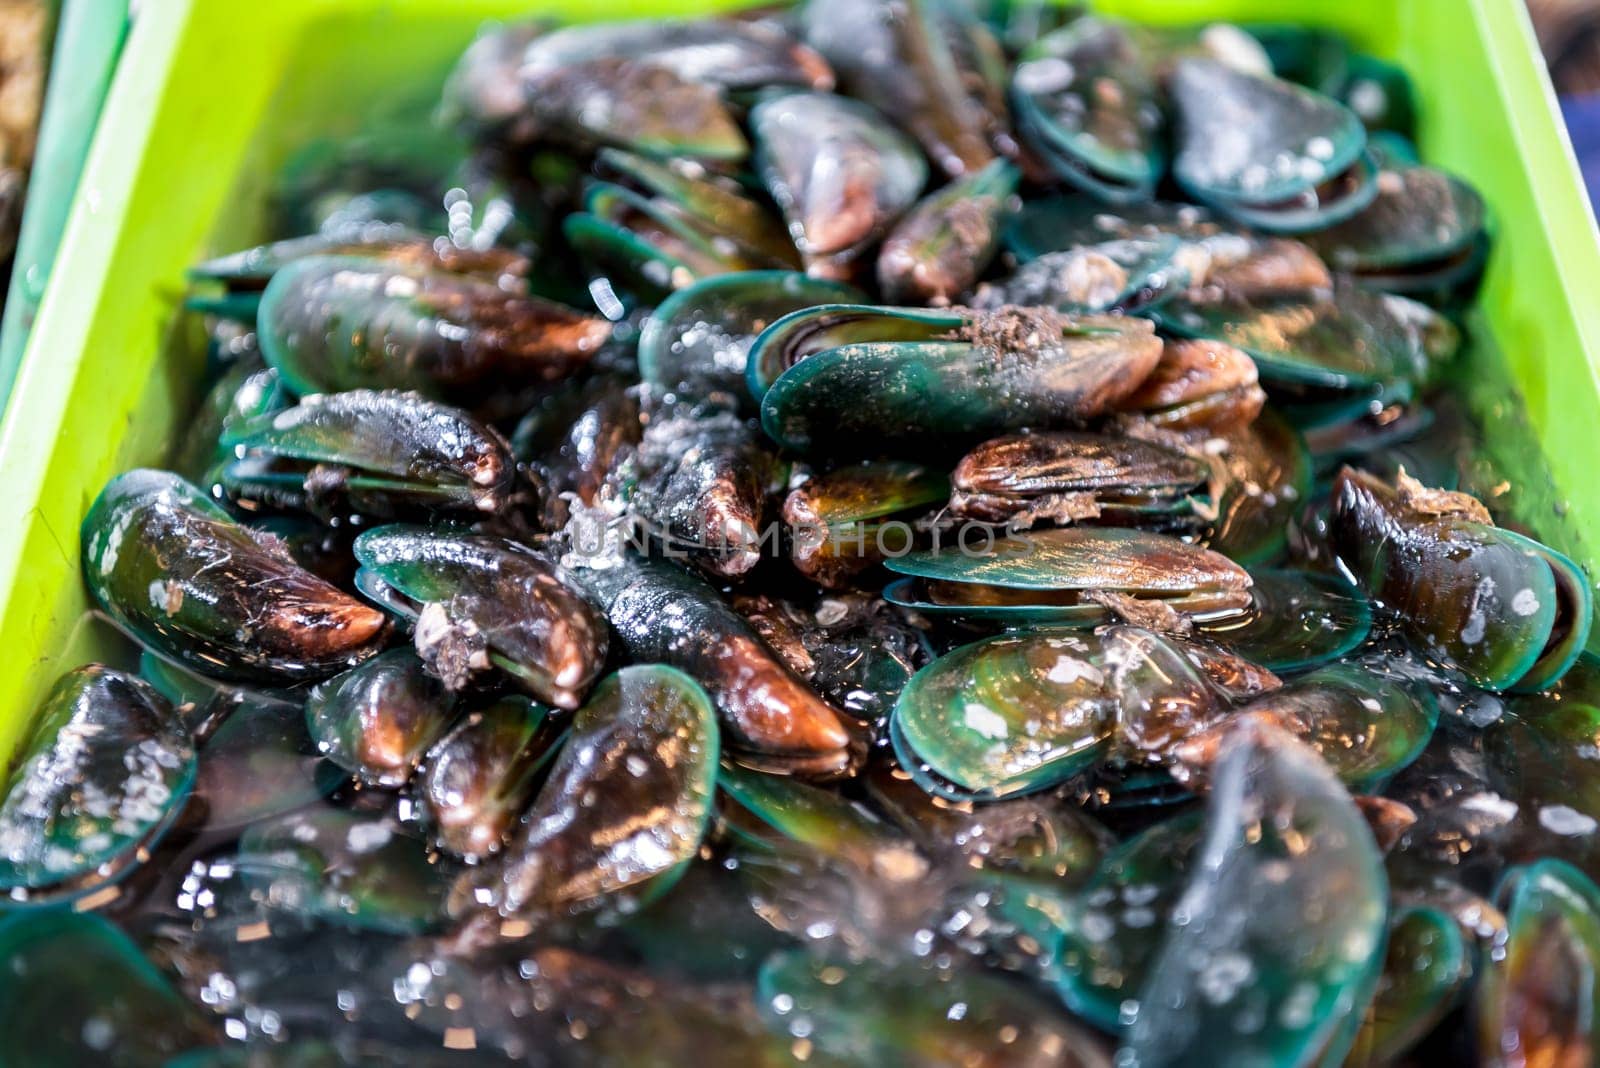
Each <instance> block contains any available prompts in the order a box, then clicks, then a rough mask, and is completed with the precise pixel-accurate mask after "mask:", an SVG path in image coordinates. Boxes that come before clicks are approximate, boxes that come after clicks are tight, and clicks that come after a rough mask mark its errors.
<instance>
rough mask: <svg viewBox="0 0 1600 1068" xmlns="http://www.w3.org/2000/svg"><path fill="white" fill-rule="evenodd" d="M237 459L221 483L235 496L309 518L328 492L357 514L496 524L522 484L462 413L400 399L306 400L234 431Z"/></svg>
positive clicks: (487, 434)
mask: <svg viewBox="0 0 1600 1068" xmlns="http://www.w3.org/2000/svg"><path fill="white" fill-rule="evenodd" d="M221 446H222V447H223V448H224V449H230V450H238V455H239V457H240V458H239V459H238V460H235V461H234V462H232V463H230V464H228V465H227V466H226V467H225V468H224V469H223V473H222V483H223V485H224V486H225V487H226V488H227V489H228V490H229V492H230V493H233V494H235V495H237V496H241V497H246V498H251V497H258V496H259V497H262V498H264V499H266V500H268V501H270V502H272V503H275V504H280V505H284V506H288V507H299V508H303V507H305V506H306V505H307V504H314V503H316V501H317V500H318V496H319V495H318V492H317V490H318V475H319V473H323V474H326V475H327V476H328V477H327V479H326V481H327V490H326V491H325V492H331V493H342V494H346V495H348V497H349V501H350V504H351V505H352V506H353V507H355V508H356V509H358V510H360V511H363V512H366V513H369V514H372V513H375V514H379V515H386V514H387V515H392V514H394V513H395V512H396V511H397V510H399V509H402V508H405V507H412V508H418V507H420V508H426V509H434V510H458V511H466V512H469V513H471V512H486V513H489V514H495V513H498V512H501V511H503V510H505V508H506V507H507V505H508V504H509V503H510V495H511V492H512V489H513V484H514V480H515V477H516V464H515V461H514V460H513V459H512V456H511V449H510V446H509V445H507V444H506V442H505V439H504V438H502V437H501V436H500V435H499V434H498V433H497V432H496V431H494V430H493V429H492V428H490V427H488V426H486V425H484V424H483V423H480V422H479V421H478V420H476V419H474V418H472V417H471V416H470V415H468V414H467V413H466V412H462V411H459V410H457V409H455V408H449V407H446V406H445V405H442V404H438V403H435V402H433V401H429V400H427V399H425V398H423V397H421V396H419V395H417V394H415V393H406V392H400V391H395V390H386V391H373V390H350V391H347V392H343V393H333V394H326V395H319V396H314V397H308V398H306V399H305V400H303V401H301V402H300V404H298V405H297V406H295V407H293V408H289V409H287V410H285V411H281V412H275V413H272V414H267V415H261V416H258V417H256V418H254V419H250V420H247V421H245V422H243V423H238V424H235V425H233V426H231V427H228V428H227V429H226V430H225V431H224V433H223V434H222V438H221Z"/></svg>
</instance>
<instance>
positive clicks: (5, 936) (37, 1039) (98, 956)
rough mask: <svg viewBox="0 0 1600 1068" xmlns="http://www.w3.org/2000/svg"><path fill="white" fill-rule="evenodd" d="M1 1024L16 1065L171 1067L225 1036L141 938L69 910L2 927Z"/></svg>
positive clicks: (18, 917) (23, 917) (10, 920)
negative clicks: (175, 986)
mask: <svg viewBox="0 0 1600 1068" xmlns="http://www.w3.org/2000/svg"><path fill="white" fill-rule="evenodd" d="M0 959H4V960H5V961H7V962H8V963H7V967H6V968H5V969H4V970H3V972H0V1006H3V1008H0V1024H3V1026H5V1028H6V1029H7V1034H8V1035H9V1036H10V1037H9V1038H8V1039H7V1042H6V1058H7V1059H8V1060H12V1061H13V1062H14V1063H16V1064H29V1065H67V1064H164V1063H167V1061H168V1058H170V1057H173V1056H174V1055H175V1054H178V1053H181V1052H182V1051H184V1050H192V1049H198V1048H200V1047H203V1046H209V1045H211V1044H213V1043H214V1042H215V1041H216V1035H215V1034H214V1033H213V1031H212V1029H211V1028H210V1027H209V1026H207V1023H206V1020H205V1018H204V1015H203V1014H202V1013H201V1012H200V1011H199V1010H198V1009H196V1008H195V1006H194V1005H192V1004H190V1003H189V1002H188V1001H187V1000H185V999H184V998H183V997H182V996H181V995H180V994H179V993H178V992H177V991H176V990H174V989H173V988H172V985H171V983H170V982H169V981H168V979H167V977H166V976H165V975H163V974H162V973H161V971H160V969H158V968H157V967H156V966H155V965H154V964H152V963H151V962H150V961H149V960H148V959H146V957H145V955H144V953H142V952H141V951H140V948H139V946H137V945H136V944H135V943H134V942H133V940H132V939H130V938H129V937H128V936H127V935H125V934H123V933H122V931H121V930H119V929H118V928H117V927H116V925H114V924H112V923H110V922H109V921H107V920H105V919H102V918H101V917H99V916H95V915H91V914H87V913H78V912H71V911H67V910H60V911H52V912H46V913H39V914H31V913H30V914H24V915H16V916H10V917H8V918H7V919H6V920H5V922H4V923H0Z"/></svg>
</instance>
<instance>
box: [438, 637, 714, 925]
mask: <svg viewBox="0 0 1600 1068" xmlns="http://www.w3.org/2000/svg"><path fill="white" fill-rule="evenodd" d="M720 752H721V740H720V734H719V731H718V728H717V718H716V711H715V709H714V708H713V707H712V704H711V699H710V698H709V697H708V696H706V692H705V691H704V690H702V689H701V688H700V686H699V684H698V683H696V682H695V681H694V680H693V679H691V678H689V676H687V675H685V674H683V672H681V671H678V670H677V669H675V668H670V667H667V666H665V665H662V664H648V665H639V666H635V667H628V668H624V669H623V670H621V671H619V672H617V673H616V674H614V675H611V676H608V677H607V678H606V679H605V680H603V681H602V682H601V683H600V685H599V686H598V687H596V688H595V691H594V694H593V695H592V696H591V697H590V699H589V701H588V702H587V703H586V704H585V705H584V706H583V707H582V708H581V709H579V710H578V712H577V713H576V714H575V715H574V716H573V719H572V729H571V731H570V733H569V734H568V737H567V740H566V742H565V744H564V745H563V746H562V748H561V752H560V755H559V756H557V758H556V761H555V764H554V765H553V766H552V767H551V769H550V776H549V778H548V779H547V780H546V781H545V784H544V785H543V787H541V788H540V790H539V795H538V797H536V798H535V799H534V802H533V805H532V807H531V808H530V809H529V810H528V811H527V812H526V813H525V814H524V815H523V817H522V822H521V825H520V827H519V829H518V830H517V831H516V832H514V833H513V835H512V837H511V840H510V841H509V842H508V843H507V845H506V847H505V850H504V851H503V852H502V853H501V855H500V857H499V858H498V859H497V860H496V861H494V862H493V863H491V864H488V865H485V866H483V867H481V868H480V869H478V870H476V871H473V872H469V873H467V874H466V875H464V876H463V878H462V880H461V882H459V883H458V884H457V886H456V888H455V890H454V892H453V894H452V899H451V912H452V914H453V915H454V916H455V917H456V918H457V919H458V920H463V921H465V922H466V923H467V924H468V925H473V926H476V925H480V924H482V925H487V930H486V931H485V933H489V934H492V933H495V932H496V931H498V933H499V934H506V933H507V931H506V929H505V927H504V924H505V923H506V922H512V923H515V922H517V921H519V920H520V921H522V922H523V923H524V926H525V924H526V922H527V921H528V920H529V919H530V918H536V917H539V916H542V915H548V914H549V913H550V912H551V911H552V910H562V909H567V908H582V907H587V906H591V905H594V904H596V903H598V902H599V901H601V900H605V899H612V900H614V899H615V898H616V897H617V895H619V894H626V895H627V896H628V897H630V898H632V899H633V901H634V902H635V903H640V902H642V901H645V900H648V899H649V898H650V897H652V896H654V895H656V894H659V893H661V892H662V891H663V890H665V889H666V888H668V887H669V886H670V885H671V884H672V882H673V880H675V879H676V878H677V876H678V875H679V874H681V872H682V869H683V866H684V865H685V864H686V863H687V862H688V861H690V860H691V859H693V857H694V856H695V854H696V853H697V852H698V851H699V849H700V841H701V839H702V838H703V837H704V835H705V831H706V826H707V824H708V822H709V821H710V818H711V807H712V799H713V795H714V793H715V786H716V777H717V761H718V759H719V755H720Z"/></svg>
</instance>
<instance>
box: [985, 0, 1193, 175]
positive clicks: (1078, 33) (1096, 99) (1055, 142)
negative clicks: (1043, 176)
mask: <svg viewBox="0 0 1600 1068" xmlns="http://www.w3.org/2000/svg"><path fill="white" fill-rule="evenodd" d="M1144 38H1145V35H1144V34H1143V33H1142V32H1141V31H1140V30H1139V29H1138V28H1136V27H1133V26H1130V25H1128V24H1126V23H1122V22H1117V21H1114V20H1112V19H1106V18H1097V17H1093V16H1086V17H1083V18H1079V19H1076V20H1074V21H1073V22H1070V23H1068V24H1067V25H1066V26H1064V27H1062V28H1061V29H1059V30H1055V31H1054V32H1052V33H1049V34H1047V35H1045V36H1043V37H1041V38H1039V39H1038V40H1036V41H1034V42H1032V43H1031V44H1030V45H1029V46H1028V47H1027V48H1026V49H1025V50H1024V51H1023V53H1022V55H1021V56H1020V57H1019V59H1018V61H1017V65H1016V70H1015V71H1014V73H1013V75H1012V80H1011V108H1012V112H1013V113H1014V114H1015V116H1016V123H1017V132H1018V134H1019V135H1020V136H1021V138H1022V140H1023V142H1024V143H1025V144H1027V145H1028V147H1030V148H1032V149H1033V150H1034V151H1035V152H1037V153H1038V154H1039V155H1040V156H1041V157H1042V159H1043V160H1044V161H1045V163H1046V165H1048V166H1049V168H1050V171H1051V173H1052V174H1054V175H1055V176H1057V177H1059V178H1063V179H1065V180H1067V181H1068V182H1071V183H1072V184H1073V185H1075V186H1077V187H1079V188H1080V189H1083V190H1084V191H1086V192H1089V193H1092V194H1094V195H1095V196H1097V197H1099V198H1101V199H1103V200H1109V201H1113V202H1124V201H1137V200H1145V199H1148V198H1149V197H1150V196H1151V195H1152V194H1153V193H1154V192H1155V188H1156V185H1157V183H1158V182H1160V181H1161V177H1162V175H1163V173H1165V171H1166V165H1167V148H1166V131H1165V125H1166V121H1165V117H1164V114H1163V100H1162V91H1161V87H1160V85H1159V83H1158V79H1157V77H1156V72H1155V69H1154V57H1152V56H1150V55H1148V54H1147V53H1146V51H1145V49H1144V48H1143V45H1145V44H1147V43H1149V42H1148V41H1146V40H1145V39H1144Z"/></svg>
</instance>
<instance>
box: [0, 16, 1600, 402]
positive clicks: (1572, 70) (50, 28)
mask: <svg viewBox="0 0 1600 1068" xmlns="http://www.w3.org/2000/svg"><path fill="white" fill-rule="evenodd" d="M140 2H141V0H0V315H3V319H0V380H4V376H5V372H6V370H7V368H8V366H10V365H11V364H13V363H14V362H15V361H16V359H17V358H18V356H19V355H20V346H21V342H22V340H23V339H24V338H25V337H26V334H27V330H28V328H29V327H30V326H31V325H32V317H33V314H34V312H35V310H36V308H37V302H38V298H39V296H40V295H41V294H42V292H43V288H44V280H45V278H46V277H47V276H48V274H49V270H50V265H51V263H52V262H53V260H54V256H55V250H56V246H57V244H58V243H59V240H60V231H61V228H62V226H63V225H65V222H66V216H67V211H68V208H69V207H70V205H71V202H72V198H73V195H74V193H75V191H76V187H77V176H78V173H79V171H80V170H81V169H82V165H83V159H84V157H85V156H86V155H87V153H88V148H89V143H90V140H91V139H92V135H93V130H94V125H95V122H96V120H97V119H98V117H99V112H100V105H101V103H102V101H103V100H104V98H105V93H106V90H107V88H108V87H109V85H110V81H111V77H112V74H113V73H114V71H115V69H116V60H117V56H118V55H119V54H120V52H121V49H122V44H123V41H124V39H125V37H126V34H127V30H128V27H129V25H130V22H131V19H132V17H133V14H134V13H136V12H137V9H138V7H139V4H140ZM146 2H152V3H159V2H160V0H146ZM1526 3H1527V6H1528V12H1529V14H1530V15H1531V16H1532V19H1533V25H1534V31H1535V33H1536V34H1537V36H1538V40H1539V45H1540V48H1541V49H1542V50H1543V52H1544V55H1545V60H1546V62H1547V63H1548V64H1549V67H1550V76H1551V80H1552V81H1553V82H1554V83H1555V88H1556V93H1557V94H1558V96H1559V98H1560V102H1561V110H1562V114H1563V115H1564V116H1565V118H1566V121H1567V127H1568V130H1569V131H1570V133H1571V135H1572V143H1573V148H1574V149H1575V151H1576V152H1577V156H1578V162H1579V165H1580V166H1581V167H1582V169H1583V174H1584V181H1585V184H1586V185H1587V186H1588V188H1589V196H1590V200H1591V202H1593V201H1594V200H1595V199H1596V196H1597V192H1600V0H1526ZM530 6H532V4H531V3H530ZM597 7H598V8H599V9H601V10H602V11H603V9H604V7H605V0H600V3H599V4H598V5H597ZM25 195H26V198H27V204H28V212H27V215H26V218H24V213H23V210H22V209H23V204H24V198H25Z"/></svg>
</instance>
